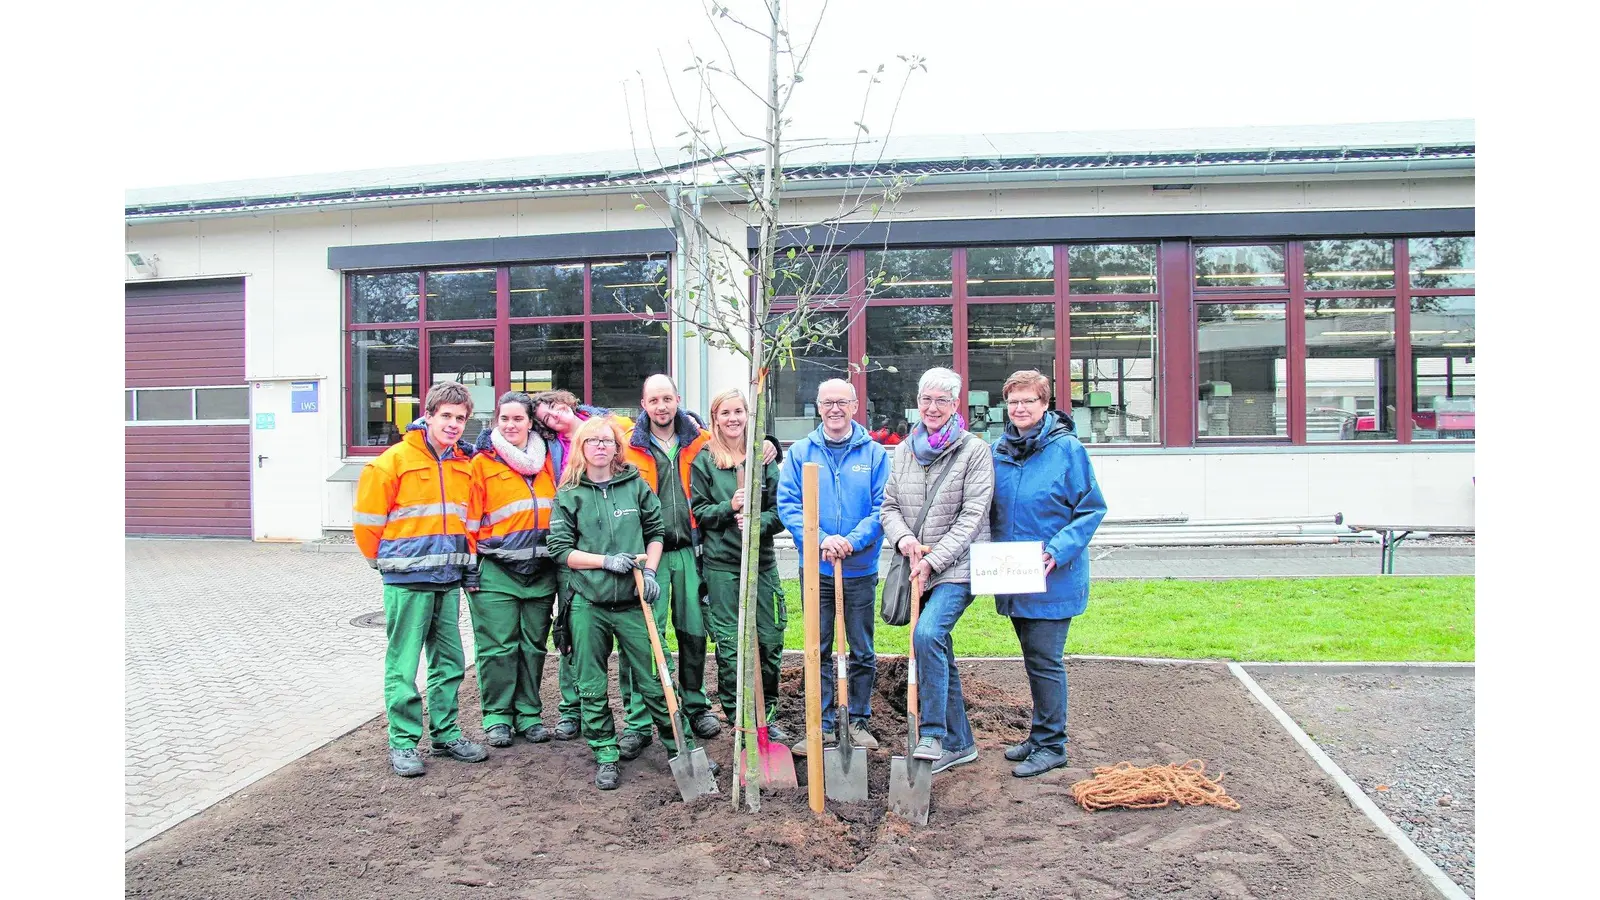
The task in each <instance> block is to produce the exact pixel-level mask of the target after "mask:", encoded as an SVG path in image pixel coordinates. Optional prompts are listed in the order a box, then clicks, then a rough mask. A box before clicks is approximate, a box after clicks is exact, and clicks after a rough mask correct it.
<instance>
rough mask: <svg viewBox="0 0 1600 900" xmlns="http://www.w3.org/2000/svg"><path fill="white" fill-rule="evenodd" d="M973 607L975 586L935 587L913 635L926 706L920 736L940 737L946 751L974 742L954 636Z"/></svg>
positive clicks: (921, 697)
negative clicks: (968, 719)
mask: <svg viewBox="0 0 1600 900" xmlns="http://www.w3.org/2000/svg"><path fill="white" fill-rule="evenodd" d="M970 605H972V591H971V585H967V584H959V583H954V582H952V583H947V584H940V585H935V586H934V588H933V591H932V592H931V593H930V594H928V598H927V600H926V602H924V603H923V604H922V610H921V611H920V613H919V614H918V616H917V631H916V634H914V635H913V636H912V640H913V642H914V644H915V646H916V649H917V680H918V682H919V683H918V686H917V699H918V700H919V701H920V703H921V705H922V716H921V719H922V721H921V726H920V731H919V736H920V737H925V738H927V737H934V738H938V739H939V740H940V741H942V742H943V744H944V747H945V749H946V750H966V749H967V748H968V747H971V746H972V743H973V741H972V725H971V723H969V722H968V721H967V703H966V700H965V699H963V698H962V696H961V673H960V672H958V671H956V653H955V646H954V645H953V644H952V642H951V637H950V632H951V631H952V630H954V629H955V627H956V622H957V620H959V619H960V618H961V614H962V613H964V612H966V611H967V607H968V606H970Z"/></svg>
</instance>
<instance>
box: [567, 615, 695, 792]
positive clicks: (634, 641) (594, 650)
mask: <svg viewBox="0 0 1600 900" xmlns="http://www.w3.org/2000/svg"><path fill="white" fill-rule="evenodd" d="M571 603H572V656H573V660H574V664H575V665H576V667H577V671H578V700H579V703H580V704H581V705H582V711H583V720H582V721H583V737H584V740H587V741H588V742H589V747H590V748H591V749H593V750H594V758H595V761H596V762H598V763H601V764H602V765H603V764H605V763H614V762H616V761H617V759H618V758H619V756H618V752H617V726H616V721H615V719H613V718H612V715H611V702H610V699H609V697H607V692H608V691H607V688H608V680H607V673H606V665H607V660H608V659H609V657H610V656H611V648H612V645H613V644H615V646H616V649H617V676H618V679H619V681H620V679H621V678H622V677H623V676H627V675H631V676H632V678H633V683H634V684H635V685H636V686H637V687H638V689H639V696H640V698H641V699H642V701H643V703H644V706H645V710H646V712H647V714H648V715H649V716H650V720H651V722H652V723H653V724H654V725H655V727H656V729H657V730H658V731H659V732H660V733H661V743H662V744H664V745H665V746H666V748H667V753H668V754H671V755H676V754H677V752H678V746H677V743H676V742H675V741H673V740H672V720H671V719H670V718H669V717H668V716H667V700H666V696H665V695H664V694H663V693H662V691H661V681H660V680H659V676H657V675H656V668H655V658H654V656H653V653H652V651H651V648H650V635H649V634H648V633H647V632H646V631H645V619H644V611H643V610H641V609H639V608H638V607H636V606H631V607H626V608H623V609H604V608H602V607H599V606H595V605H593V604H591V603H590V602H589V601H587V600H585V599H583V598H582V597H574V598H572V600H571ZM639 730H640V731H643V732H645V733H646V734H648V733H649V731H648V729H647V728H646V729H639Z"/></svg>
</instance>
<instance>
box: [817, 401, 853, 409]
mask: <svg viewBox="0 0 1600 900" xmlns="http://www.w3.org/2000/svg"><path fill="white" fill-rule="evenodd" d="M854 402H855V401H854V400H818V401H817V405H818V406H820V407H822V408H823V409H844V408H845V407H847V406H849V405H850V404H852V403H854Z"/></svg>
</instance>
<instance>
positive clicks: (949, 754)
mask: <svg viewBox="0 0 1600 900" xmlns="http://www.w3.org/2000/svg"><path fill="white" fill-rule="evenodd" d="M977 758H978V745H977V744H973V745H972V746H971V747H968V748H967V749H965V750H946V751H945V752H944V755H943V756H941V757H939V761H938V762H936V763H934V764H933V774H935V775H937V774H939V773H940V772H943V771H944V770H945V769H952V768H955V767H956V766H964V765H966V764H967V763H969V762H972V761H973V760H975V759H977Z"/></svg>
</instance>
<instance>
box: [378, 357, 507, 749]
mask: <svg viewBox="0 0 1600 900" xmlns="http://www.w3.org/2000/svg"><path fill="white" fill-rule="evenodd" d="M423 407H424V409H426V410H427V415H426V416H425V417H423V418H421V419H418V420H417V421H415V422H413V423H411V425H410V427H408V428H407V429H406V433H405V437H403V438H402V439H401V441H400V443H398V444H395V445H394V446H393V447H390V448H389V449H387V450H385V451H384V452H383V455H381V456H379V457H378V458H377V459H375V460H373V461H372V462H371V463H368V464H367V466H366V468H364V469H362V470H361V482H360V484H358V485H357V486H356V504H355V514H354V530H355V538H356V544H357V545H358V546H359V547H360V548H361V554H362V555H363V556H365V557H366V558H367V561H368V562H369V563H371V564H372V567H373V568H375V569H377V570H378V571H379V572H381V573H383V613H384V622H385V633H386V637H387V639H388V648H387V650H386V651H385V653H384V674H383V697H384V705H385V707H386V709H387V712H388V717H389V765H390V767H391V768H392V769H394V772H395V774H397V775H400V776H403V777H411V776H415V775H421V774H422V773H423V764H422V755H421V753H420V752H419V751H418V750H417V742H418V741H420V740H421V739H422V730H423V722H422V698H421V697H420V696H418V694H417V660H418V657H419V656H420V655H421V654H422V652H423V651H424V649H426V651H427V654H428V718H429V719H430V720H431V726H432V727H431V729H430V730H431V732H432V740H433V747H432V750H433V754H434V755H435V756H446V755H447V756H451V757H453V758H455V759H458V760H461V761H463V762H478V761H480V760H483V759H485V758H486V757H487V754H486V753H485V752H484V749H483V747H482V745H480V744H476V743H473V742H472V741H469V740H467V739H466V738H465V737H462V735H461V728H460V726H459V725H458V724H457V723H456V694H457V692H458V691H459V689H460V687H461V680H462V678H463V677H464V676H465V669H466V659H465V656H464V654H463V652H462V648H461V634H460V632H459V631H458V630H457V625H456V623H457V621H458V617H459V616H460V612H461V598H460V596H459V595H458V594H457V593H456V589H457V588H458V587H460V586H461V581H462V578H463V576H464V575H465V573H466V571H467V570H468V569H470V568H474V567H475V566H476V563H477V561H476V558H475V556H474V551H475V549H476V541H477V537H476V535H475V533H474V532H475V531H476V530H477V529H476V528H475V527H468V524H469V523H468V521H467V519H468V514H467V507H468V506H469V505H470V504H471V496H472V464H471V460H470V457H471V455H472V451H471V449H469V448H468V447H467V446H466V445H464V444H462V443H460V440H461V435H462V432H463V430H464V429H465V428H466V423H467V419H468V418H469V417H470V416H471V415H472V395H471V394H469V393H468V392H467V389H466V388H465V387H464V386H462V385H460V384H457V383H456V382H454V381H447V382H444V383H442V384H436V385H434V386H433V388H432V389H430V390H429V391H428V396H427V399H426V400H425V401H424V404H423Z"/></svg>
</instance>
